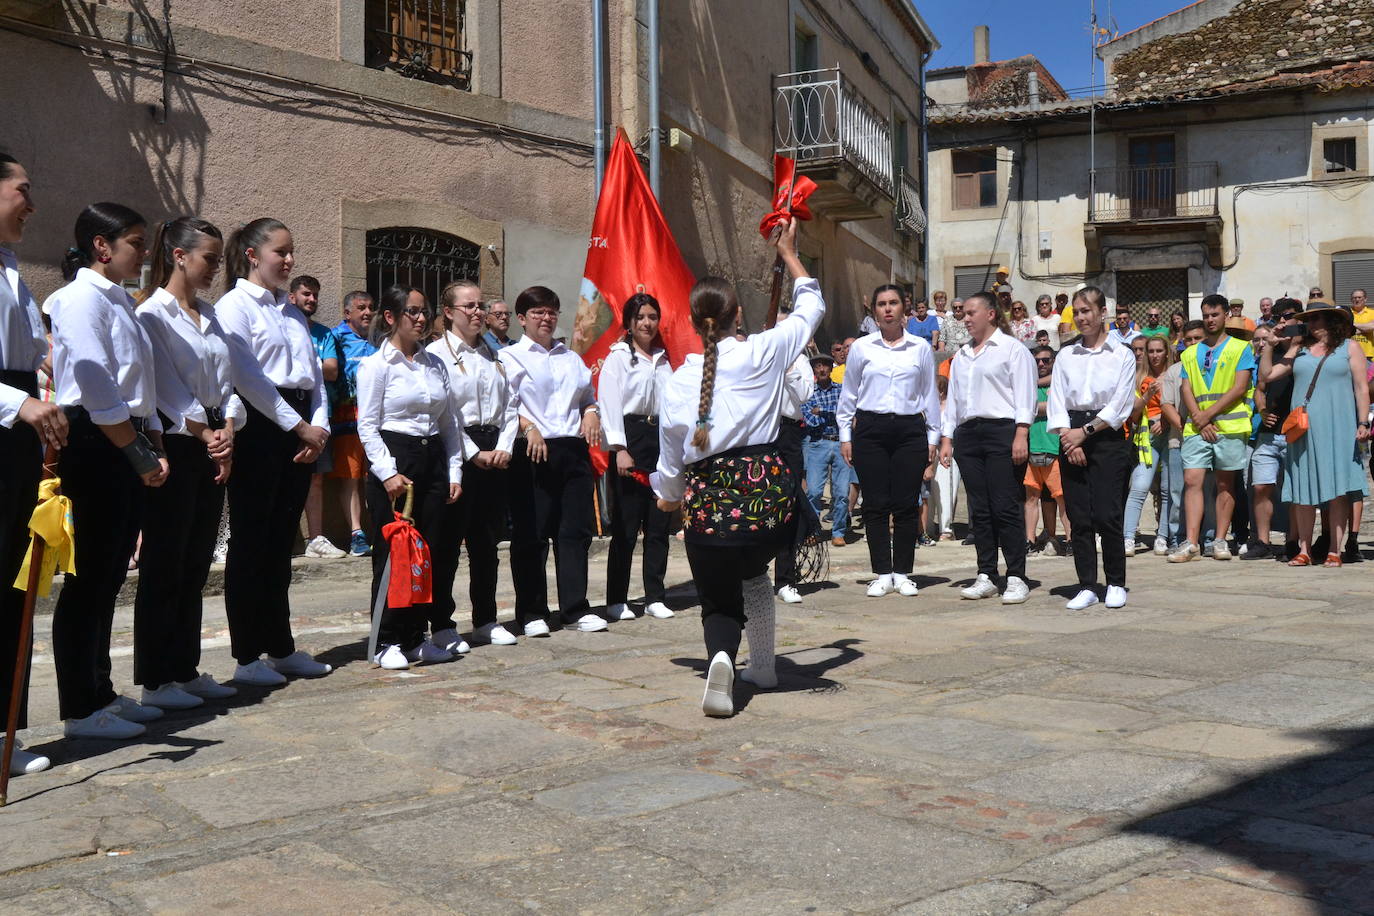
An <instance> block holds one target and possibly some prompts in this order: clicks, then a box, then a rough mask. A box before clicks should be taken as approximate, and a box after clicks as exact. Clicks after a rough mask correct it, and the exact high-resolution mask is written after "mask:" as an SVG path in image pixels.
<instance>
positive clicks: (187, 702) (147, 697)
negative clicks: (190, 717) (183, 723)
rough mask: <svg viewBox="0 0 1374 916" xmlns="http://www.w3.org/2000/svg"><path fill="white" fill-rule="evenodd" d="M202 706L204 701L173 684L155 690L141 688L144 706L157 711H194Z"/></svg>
mask: <svg viewBox="0 0 1374 916" xmlns="http://www.w3.org/2000/svg"><path fill="white" fill-rule="evenodd" d="M204 704H205V701H204V700H202V699H201V698H200V697H198V696H195V695H194V694H190V693H187V692H186V691H184V690H182V689H181V688H180V687H178V686H177V685H176V683H175V682H173V683H170V684H163V685H162V686H161V687H159V688H157V689H156V690H149V689H148V688H147V687H144V688H143V705H144V706H156V707H157V708H158V709H195V708H196V707H197V706H203V705H204Z"/></svg>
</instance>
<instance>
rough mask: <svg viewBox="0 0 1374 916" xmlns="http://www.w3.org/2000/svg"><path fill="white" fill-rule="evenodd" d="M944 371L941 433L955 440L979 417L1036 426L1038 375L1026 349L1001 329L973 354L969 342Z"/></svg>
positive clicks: (1033, 360) (955, 354)
mask: <svg viewBox="0 0 1374 916" xmlns="http://www.w3.org/2000/svg"><path fill="white" fill-rule="evenodd" d="M952 359H953V360H954V362H952V363H950V367H949V396H948V397H947V398H946V399H945V416H944V419H943V421H942V423H941V428H940V432H941V434H942V435H944V436H946V437H947V438H950V439H952V438H954V430H955V429H957V428H958V427H959V424H960V423H964V422H967V421H968V420H973V419H978V418H983V419H988V420H1013V421H1015V422H1016V423H1018V424H1025V425H1026V426H1030V425H1031V424H1032V423H1034V422H1035V389H1036V381H1037V379H1038V376H1039V374H1038V373H1037V372H1036V369H1035V357H1033V356H1031V351H1030V349H1029V348H1028V347H1027V346H1026V345H1025V344H1023V343H1021V341H1019V340H1017V339H1016V338H1015V337H1012V336H1011V335H1010V334H1006V333H1003V332H1002V330H1001V329H1000V328H997V329H994V330H993V332H992V334H990V335H989V336H988V339H987V340H985V341H983V347H982V349H981V350H977V351H975V350H974V348H973V341H969V342H968V343H966V344H964V345H963V346H962V347H960V348H959V349H958V350H956V351H955V353H954V356H953V357H952Z"/></svg>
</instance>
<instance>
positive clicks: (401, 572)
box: [382, 506, 434, 608]
mask: <svg viewBox="0 0 1374 916" xmlns="http://www.w3.org/2000/svg"><path fill="white" fill-rule="evenodd" d="M407 511H409V507H408V506H407ZM394 515H395V516H396V520H395V521H394V522H389V523H388V524H386V525H383V526H382V537H383V539H385V540H386V542H387V544H388V545H389V549H390V550H391V578H390V579H389V580H388V581H387V584H386V603H387V607H391V608H407V607H413V606H415V605H417V604H429V603H430V602H431V601H433V600H434V598H433V594H432V587H433V568H432V566H431V563H430V556H429V545H428V544H426V543H425V539H424V538H423V537H421V536H420V532H419V531H417V530H416V529H415V526H414V525H413V524H411V522H410V519H408V518H406V517H405V516H404V515H402V514H401V513H399V512H395V513H394Z"/></svg>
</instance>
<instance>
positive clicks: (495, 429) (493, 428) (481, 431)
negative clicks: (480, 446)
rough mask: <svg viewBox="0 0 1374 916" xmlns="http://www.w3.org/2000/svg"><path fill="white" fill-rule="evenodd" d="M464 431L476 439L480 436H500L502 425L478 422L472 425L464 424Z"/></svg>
mask: <svg viewBox="0 0 1374 916" xmlns="http://www.w3.org/2000/svg"><path fill="white" fill-rule="evenodd" d="M463 432H465V433H467V434H468V436H469V437H471V438H474V439H475V438H477V437H478V436H499V435H500V434H501V427H499V426H497V425H495V424H493V423H478V424H474V425H472V426H464V427H463Z"/></svg>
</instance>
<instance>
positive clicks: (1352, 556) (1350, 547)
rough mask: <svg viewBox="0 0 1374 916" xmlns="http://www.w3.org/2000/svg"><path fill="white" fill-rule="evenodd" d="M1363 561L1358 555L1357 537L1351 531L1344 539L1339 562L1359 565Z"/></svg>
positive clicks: (1358, 543) (1358, 544)
mask: <svg viewBox="0 0 1374 916" xmlns="http://www.w3.org/2000/svg"><path fill="white" fill-rule="evenodd" d="M1363 560H1364V557H1363V556H1361V555H1360V539H1359V536H1358V535H1357V534H1356V533H1355V532H1354V531H1352V532H1350V534H1349V535H1348V536H1347V537H1346V539H1345V550H1342V551H1341V562H1342V563H1359V562H1361V561H1363Z"/></svg>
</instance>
